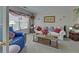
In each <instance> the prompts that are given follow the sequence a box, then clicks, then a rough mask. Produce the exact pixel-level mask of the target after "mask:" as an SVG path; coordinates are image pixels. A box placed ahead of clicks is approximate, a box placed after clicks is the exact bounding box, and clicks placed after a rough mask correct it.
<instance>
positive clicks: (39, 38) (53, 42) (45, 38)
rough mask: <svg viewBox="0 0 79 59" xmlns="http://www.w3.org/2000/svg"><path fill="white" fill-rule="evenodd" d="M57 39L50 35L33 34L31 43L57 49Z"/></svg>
mask: <svg viewBox="0 0 79 59" xmlns="http://www.w3.org/2000/svg"><path fill="white" fill-rule="evenodd" d="M57 38H58V37H56V36H52V35H43V34H34V35H33V41H34V42H38V43H41V44H44V45H48V46H51V47H55V48H58V45H59V44H58V39H57Z"/></svg>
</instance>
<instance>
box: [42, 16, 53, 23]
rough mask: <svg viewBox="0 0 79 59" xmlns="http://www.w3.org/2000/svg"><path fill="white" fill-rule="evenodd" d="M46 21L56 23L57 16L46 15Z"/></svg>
mask: <svg viewBox="0 0 79 59" xmlns="http://www.w3.org/2000/svg"><path fill="white" fill-rule="evenodd" d="M44 22H45V23H54V22H55V16H45V17H44Z"/></svg>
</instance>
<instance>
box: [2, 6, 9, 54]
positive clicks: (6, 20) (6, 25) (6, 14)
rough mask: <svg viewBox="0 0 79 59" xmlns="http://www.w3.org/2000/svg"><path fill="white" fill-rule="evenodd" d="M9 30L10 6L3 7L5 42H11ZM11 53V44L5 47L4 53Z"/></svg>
mask: <svg viewBox="0 0 79 59" xmlns="http://www.w3.org/2000/svg"><path fill="white" fill-rule="evenodd" d="M8 29H9V8H8V6H3V41H5V42H7V41H9V35H8ZM8 52H9V43H7V44H6V45H3V53H8Z"/></svg>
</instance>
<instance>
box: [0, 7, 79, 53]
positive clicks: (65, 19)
mask: <svg viewBox="0 0 79 59" xmlns="http://www.w3.org/2000/svg"><path fill="white" fill-rule="evenodd" d="M8 11H9V12H8V16H9V17H8V18H7V21H6V23H8V26H7V25H6V26H7V28H6V29H8V28H9V39H11V40H12V39H13V40H12V41H11V42H9V44H10V45H9V44H8V46H9V52H11V53H18V52H20V53H69V52H79V46H78V45H79V35H78V34H79V6H16V7H15V6H10V7H9V8H8ZM5 16H6V15H5ZM8 19H9V20H8ZM8 21H9V22H8ZM7 33H8V30H7V32H6V34H7ZM0 36H1V35H0ZM6 37H8V36H6ZM8 41H9V40H7V42H6V43H8ZM0 44H1V45H6V44H5V42H3V43H1V42H0ZM15 45H16V46H15Z"/></svg>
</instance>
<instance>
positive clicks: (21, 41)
mask: <svg viewBox="0 0 79 59" xmlns="http://www.w3.org/2000/svg"><path fill="white" fill-rule="evenodd" d="M9 31H12V32H14V33H15V36H14V38H13V39H12V40H11V42H10V45H19V46H20V48H21V49H20V51H21V50H22V49H23V48H24V47H25V43H26V34H25V33H23V32H15V31H13V29H12V27H9ZM20 51H19V52H20Z"/></svg>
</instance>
